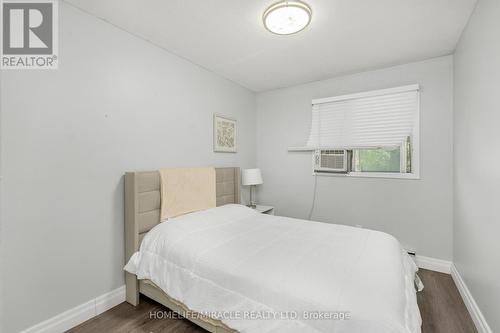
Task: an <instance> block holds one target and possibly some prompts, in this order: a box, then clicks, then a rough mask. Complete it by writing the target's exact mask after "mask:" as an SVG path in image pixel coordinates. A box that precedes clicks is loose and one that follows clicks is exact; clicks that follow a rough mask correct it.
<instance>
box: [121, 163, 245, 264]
mask: <svg viewBox="0 0 500 333" xmlns="http://www.w3.org/2000/svg"><path fill="white" fill-rule="evenodd" d="M215 172H216V183H217V184H216V198H217V206H221V205H225V204H229V203H240V168H216V169H215ZM160 207H161V196H160V174H159V172H158V171H145V172H127V173H125V259H126V260H127V261H128V259H129V258H130V257H131V256H132V254H134V252H136V251H137V250H138V249H139V245H140V244H141V241H142V239H143V238H144V235H146V233H147V232H148V231H149V230H151V229H152V228H153V227H154V226H155V225H157V224H158V223H160Z"/></svg>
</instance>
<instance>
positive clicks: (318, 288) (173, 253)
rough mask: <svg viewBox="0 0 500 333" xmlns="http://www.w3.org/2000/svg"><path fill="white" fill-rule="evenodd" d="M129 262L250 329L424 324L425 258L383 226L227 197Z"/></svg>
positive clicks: (142, 275)
mask: <svg viewBox="0 0 500 333" xmlns="http://www.w3.org/2000/svg"><path fill="white" fill-rule="evenodd" d="M125 269H126V270H127V271H128V272H130V273H133V274H136V275H137V276H138V278H139V279H149V280H151V281H152V282H154V283H155V284H156V285H157V286H159V287H160V288H161V289H162V290H164V291H165V292H166V293H167V294H168V295H169V296H170V297H172V298H174V299H176V300H178V301H180V302H182V303H184V304H185V305H186V306H187V307H189V308H190V309H191V310H194V311H197V312H201V313H212V315H216V316H217V317H218V318H217V319H220V320H222V322H224V323H225V324H227V325H228V326H229V327H231V328H233V329H236V330H238V331H239V332H242V333H243V332H249V333H253V332H255V333H266V332H280V333H281V332H283V333H294V332H329V333H331V332H335V333H347V332H349V333H393V332H394V333H403V332H405V333H417V332H420V324H421V319H420V313H419V310H418V307H417V302H416V295H415V289H414V283H413V281H414V275H415V272H416V270H417V268H416V266H415V264H414V263H413V261H412V260H411V259H410V258H409V256H408V255H407V254H406V253H405V252H404V251H403V250H402V248H401V246H400V244H399V242H398V241H397V240H396V239H395V238H394V237H392V236H390V235H388V234H385V233H382V232H377V231H371V230H367V229H359V228H352V227H347V226H341V225H334V224H326V223H318V222H311V221H305V220H298V219H291V218H286V217H279V216H271V215H265V214H259V213H257V212H255V211H254V210H252V209H249V208H247V207H245V206H241V205H226V206H222V207H217V208H212V209H208V210H205V211H200V212H195V213H191V214H187V215H183V216H180V217H177V218H173V219H169V220H168V221H166V222H164V223H160V224H159V225H157V226H156V227H154V228H153V229H152V230H151V231H150V232H149V233H148V234H147V235H146V237H145V238H144V240H143V242H142V244H141V247H140V251H139V252H137V253H135V254H134V255H133V257H132V258H131V259H130V261H129V263H128V264H127V265H126V266H125ZM311 315H314V317H313V318H309V317H308V316H310V317H312V316H311ZM318 316H323V317H325V316H326V317H329V319H324V318H323V319H322V318H318ZM337 316H344V319H339V318H337ZM332 317H333V318H332ZM346 317H347V319H346Z"/></svg>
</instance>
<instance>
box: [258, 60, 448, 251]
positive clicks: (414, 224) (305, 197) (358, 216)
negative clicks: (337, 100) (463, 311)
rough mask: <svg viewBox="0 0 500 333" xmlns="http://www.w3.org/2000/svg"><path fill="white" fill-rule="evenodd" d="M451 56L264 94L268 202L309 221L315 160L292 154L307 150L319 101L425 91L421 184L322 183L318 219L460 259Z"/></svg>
mask: <svg viewBox="0 0 500 333" xmlns="http://www.w3.org/2000/svg"><path fill="white" fill-rule="evenodd" d="M452 69H453V58H452V57H451V56H448V57H442V58H437V59H432V60H428V61H424V62H418V63H413V64H408V65H402V66H397V67H392V68H387V69H382V70H376V71H370V72H365V73H360V74H355V75H349V76H344V77H338V78H334V79H330V80H325V81H318V82H313V83H309V84H305V85H300V86H295V87H291V88H285V89H280V90H274V91H270V92H265V93H260V94H258V95H257V164H258V166H259V167H260V168H262V172H263V177H264V184H263V185H262V186H260V187H259V192H258V196H259V200H260V202H261V203H264V204H269V205H274V206H276V211H277V214H279V215H286V216H292V217H299V218H305V217H306V216H307V214H308V211H309V209H310V206H311V200H312V196H313V184H314V177H313V176H312V169H311V168H312V166H311V154H310V153H296V152H287V147H289V146H301V145H304V144H305V142H306V139H307V136H308V134H309V127H310V123H311V100H312V99H314V98H321V97H330V96H336V95H341V94H346V93H353V92H362V91H368V90H374V89H381V88H389V87H397V86H401V85H407V84H413V83H418V84H420V85H421V88H422V93H421V165H420V166H421V179H420V180H399V179H367V178H345V177H325V176H323V177H318V185H317V200H316V208H315V212H314V215H313V219H314V220H319V221H325V222H331V223H339V224H347V225H356V224H362V225H363V226H364V227H366V228H371V229H377V230H382V231H385V232H388V233H390V234H392V235H394V236H396V237H397V238H398V239H399V240H400V241H401V242H402V243H403V245H405V246H406V247H407V248H411V249H414V250H416V251H417V254H420V255H424V256H431V257H436V258H440V259H446V260H450V259H451V258H452V210H453V209H452V169H453V167H452V153H453V152H452V136H453V134H452V124H453V110H452V108H453V97H452V95H453V91H452V90H453V71H452Z"/></svg>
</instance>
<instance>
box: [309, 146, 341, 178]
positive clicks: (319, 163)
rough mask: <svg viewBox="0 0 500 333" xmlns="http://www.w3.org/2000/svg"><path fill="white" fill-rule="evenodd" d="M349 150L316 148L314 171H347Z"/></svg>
mask: <svg viewBox="0 0 500 333" xmlns="http://www.w3.org/2000/svg"><path fill="white" fill-rule="evenodd" d="M348 155H349V152H348V151H347V150H316V151H315V152H314V172H332V173H347V171H348V161H349V159H348Z"/></svg>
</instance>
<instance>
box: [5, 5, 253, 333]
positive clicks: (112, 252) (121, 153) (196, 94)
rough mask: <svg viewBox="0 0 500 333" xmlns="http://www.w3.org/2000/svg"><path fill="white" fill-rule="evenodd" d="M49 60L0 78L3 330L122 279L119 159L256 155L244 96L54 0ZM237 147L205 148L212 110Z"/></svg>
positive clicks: (248, 97) (248, 161)
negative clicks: (231, 125)
mask: <svg viewBox="0 0 500 333" xmlns="http://www.w3.org/2000/svg"><path fill="white" fill-rule="evenodd" d="M60 22H61V24H60V32H61V40H60V46H61V49H60V67H59V69H58V70H54V71H4V72H3V73H2V78H1V112H2V124H1V149H2V154H3V156H2V164H1V170H2V176H3V178H2V181H1V182H2V183H1V185H2V196H3V197H2V200H3V202H2V211H1V217H2V221H3V227H2V231H3V249H8V252H7V253H5V257H4V258H3V259H4V260H5V262H4V264H3V265H2V269H3V270H4V272H6V273H5V274H4V275H3V279H4V280H3V284H4V285H3V287H4V289H5V290H4V293H5V294H4V296H3V297H2V301H3V302H4V306H5V313H4V316H5V317H4V318H5V320H4V322H3V323H2V324H3V326H4V327H3V329H4V332H16V331H19V330H21V329H23V328H26V327H29V326H31V325H33V324H35V323H38V322H40V321H43V320H45V319H47V318H49V317H51V316H53V315H56V314H59V313H60V312H63V311H65V310H67V309H69V308H72V307H74V306H76V305H79V304H81V303H83V302H85V301H88V300H90V299H92V298H94V297H96V296H98V295H101V294H103V293H105V292H108V291H110V290H113V289H115V288H117V287H119V286H121V285H123V283H124V282H123V271H122V267H123V264H124V243H123V179H122V175H123V173H124V172H125V171H129V170H142V169H155V168H159V167H168V166H203V165H215V166H241V167H252V166H253V165H254V162H255V95H254V94H253V93H252V92H250V91H248V90H246V89H244V88H242V87H240V86H237V85H235V84H233V83H232V82H229V81H227V80H225V79H222V78H220V77H218V76H215V75H214V74H212V73H210V72H207V71H206V70H203V69H202V68H200V67H198V66H195V65H193V64H191V63H189V62H187V61H184V60H182V59H179V58H178V57H176V56H173V55H171V54H169V53H167V52H165V51H164V50H161V49H159V48H157V47H154V46H153V45H151V44H149V43H147V42H144V41H142V40H140V39H137V38H136V37H133V36H132V35H130V34H128V33H125V32H123V31H121V30H118V29H117V28H115V27H113V26H111V25H109V24H106V23H104V22H103V21H100V20H98V19H95V18H93V17H91V16H88V15H87V14H84V13H82V12H80V11H78V10H77V9H74V8H73V7H69V6H68V5H66V4H64V3H61V7H60ZM213 113H222V114H228V115H232V116H234V117H236V118H237V119H238V125H239V137H238V139H239V142H238V143H239V152H238V153H237V154H223V153H217V154H216V153H213V152H212V114H213Z"/></svg>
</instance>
